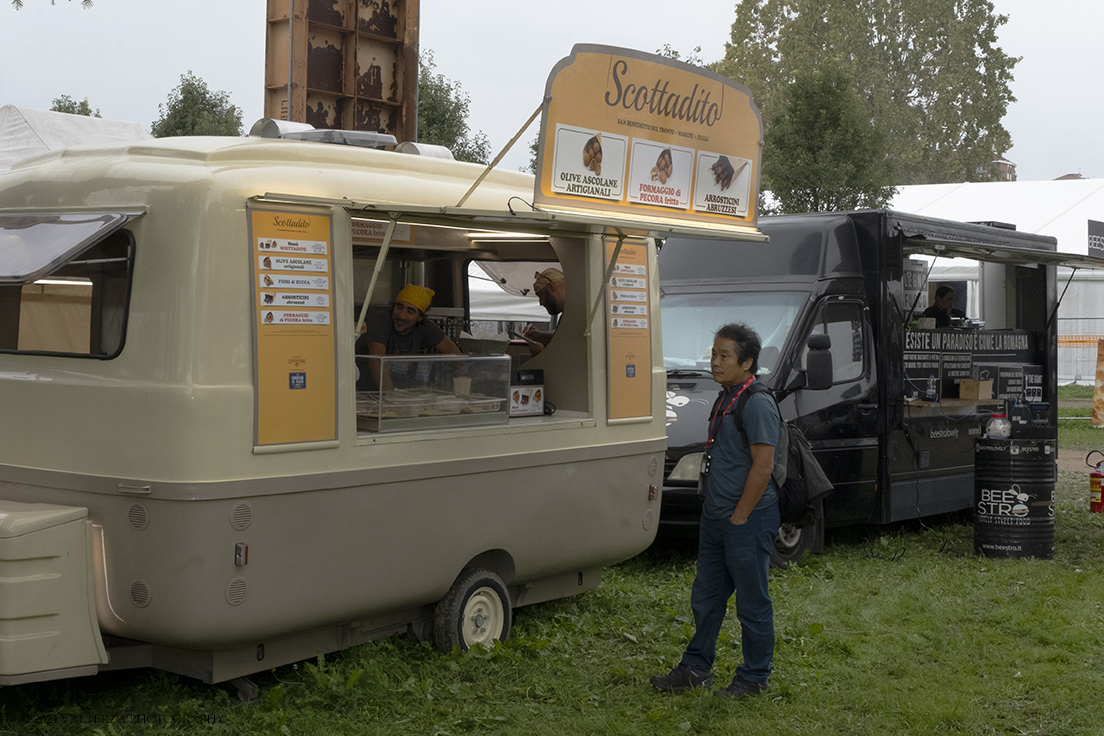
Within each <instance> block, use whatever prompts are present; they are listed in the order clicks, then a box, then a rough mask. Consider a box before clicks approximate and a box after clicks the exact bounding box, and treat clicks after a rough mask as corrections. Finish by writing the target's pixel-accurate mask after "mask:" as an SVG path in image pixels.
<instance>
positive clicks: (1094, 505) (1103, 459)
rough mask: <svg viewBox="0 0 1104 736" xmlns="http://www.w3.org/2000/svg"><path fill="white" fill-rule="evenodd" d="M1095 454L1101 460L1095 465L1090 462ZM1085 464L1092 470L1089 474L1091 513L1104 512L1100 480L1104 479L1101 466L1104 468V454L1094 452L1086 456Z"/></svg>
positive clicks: (1098, 451) (1097, 451)
mask: <svg viewBox="0 0 1104 736" xmlns="http://www.w3.org/2000/svg"><path fill="white" fill-rule="evenodd" d="M1094 454H1096V455H1100V460H1098V461H1097V462H1096V464H1095V465H1094V464H1093V463H1091V462H1089V458H1091V457H1092V456H1093V455H1094ZM1085 464H1086V465H1088V466H1089V467H1090V468H1092V472H1091V473H1089V511H1096V512H1104V499H1101V496H1100V480H1101V477H1104V471H1102V470H1101V466H1104V452H1101V451H1100V450H1093V451H1092V452H1090V453H1089V454H1088V455H1086V456H1085Z"/></svg>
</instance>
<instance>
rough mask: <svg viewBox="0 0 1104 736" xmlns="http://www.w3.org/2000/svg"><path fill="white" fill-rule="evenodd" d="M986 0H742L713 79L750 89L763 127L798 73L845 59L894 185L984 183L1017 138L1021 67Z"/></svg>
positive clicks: (1001, 22) (1002, 20)
mask: <svg viewBox="0 0 1104 736" xmlns="http://www.w3.org/2000/svg"><path fill="white" fill-rule="evenodd" d="M1007 21H1008V17H1007V16H1003V15H994V13H993V5H992V3H991V2H990V1H989V0H854V1H853V2H846V3H845V2H838V1H834V0H743V2H741V3H740V4H739V5H738V6H737V9H736V21H735V22H734V23H733V25H732V41H731V43H730V44H728V45H727V46H726V52H725V58H724V59H723V60H722V61H721V62H718V63H717V64H715V65H713V67H712V68H714V70H715V71H718V72H720V73H721V74H724V75H725V76H728V77H731V78H732V79H736V80H738V81H740V82H742V83H743V84H745V85H747V87H748V88H749V89H751V91H752V94H753V96H754V98H755V101H756V103H757V104H758V106H759V109H760V110H761V111H762V113H763V118H764V122H765V123H766V124H768V125H769V123H770V120H771V117H772V116H773V115H774V114H775V113H776V112H777V111H778V110H779V109H780V108H781V106H782V104H783V102H782V97H783V91H784V90H785V89H786V88H787V87H788V85H789V84H790V83H791V82H792V81H793V80H794V79H795V77H796V76H797V75H798V74H802V73H809V72H810V71H813V70H815V69H817V68H818V67H819V66H820V65H821V64H822V63H824V62H825V61H827V60H831V59H839V60H841V62H842V63H843V64H844V65H845V68H844V70H845V71H846V72H847V73H848V74H850V76H851V77H852V78H853V79H854V80H855V83H856V85H857V87H858V90H859V92H860V94H861V96H862V98H863V100H864V102H865V104H866V105H867V106H868V108H869V110H870V115H871V117H872V119H873V120H874V122H875V124H876V125H877V127H878V128H879V129H880V130H882V131H884V134H885V136H886V145H887V146H888V148H889V151H890V154H891V155H892V157H893V158H894V160H895V164H896V166H897V170H898V180H897V183H899V184H930V183H941V182H957V181H977V180H984V179H987V178H990V174H989V173H988V171H987V166H988V164H989V163H991V162H992V160H993V156H994V154H1002V153H1004V152H1005V151H1007V150H1008V149H1009V148H1010V147H1011V145H1012V138H1011V136H1010V135H1009V133H1008V131H1007V130H1005V128H1004V126H1003V125H1002V124H1001V119H1002V118H1003V117H1004V115H1005V112H1006V111H1007V110H1008V105H1009V103H1011V102H1013V101H1015V98H1014V97H1013V96H1012V93H1011V91H1010V89H1009V83H1010V82H1011V81H1012V69H1013V67H1014V66H1015V65H1016V63H1017V62H1018V61H1019V59H1018V58H1015V57H1010V56H1008V55H1006V54H1005V53H1004V52H1003V51H1002V50H1001V49H1000V48H999V47H998V46H997V29H998V28H999V27H1000V26H1002V25H1004V24H1005V23H1006V22H1007Z"/></svg>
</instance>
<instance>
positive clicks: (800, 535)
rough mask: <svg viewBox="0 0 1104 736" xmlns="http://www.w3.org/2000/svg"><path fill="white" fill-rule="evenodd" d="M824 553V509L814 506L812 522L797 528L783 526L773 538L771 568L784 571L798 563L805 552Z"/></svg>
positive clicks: (787, 525)
mask: <svg viewBox="0 0 1104 736" xmlns="http://www.w3.org/2000/svg"><path fill="white" fill-rule="evenodd" d="M823 551H824V507H823V506H822V505H821V504H820V503H817V504H816V511H815V513H814V515H813V519H812V521H810V522H809V523H807V524H803V525H801V526H798V525H796V524H783V525H782V526H781V527H779V529H778V536H776V537H775V538H774V549H773V550H771V561H770V564H771V567H776V568H778V569H780V570H785V569H786V568H787V567H789V566H790V565H791V564H792V563H794V562H800V561H801V558H802V557H803V556H804V555H805V553H806V552H808V553H809V554H816V553H819V552H823Z"/></svg>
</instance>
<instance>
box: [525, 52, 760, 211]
mask: <svg viewBox="0 0 1104 736" xmlns="http://www.w3.org/2000/svg"><path fill="white" fill-rule="evenodd" d="M545 100H546V103H545V107H544V115H543V118H542V120H541V134H540V147H539V153H538V167H537V179H536V189H535V192H534V197H535V200H536V202H537V203H538V204H543V205H546V206H551V207H552V208H556V207H559V208H561V209H571V210H599V211H603V212H607V213H618V212H620V213H623V214H629V213H636V214H649V215H650V216H653V217H663V218H666V219H674V220H689V221H695V222H710V223H714V224H725V225H741V226H751V227H754V226H755V216H756V213H755V202H756V198H757V196H758V192H759V161H760V153H761V148H762V145H763V125H762V120H761V118H760V115H759V110H758V108H756V107H755V103H754V102H752V99H751V95H750V93H749V92H748V89H747V88H746V87H744V86H743V85H741V84H738V83H736V82H734V81H732V80H731V79H727V78H726V77H722V76H720V75H719V74H715V73H714V72H711V71H709V70H707V69H703V68H701V67H695V66H691V65H689V64H684V63H682V62H678V61H675V60H673V59H668V58H666V57H662V56H656V55H654V54H645V53H642V52H639V51H631V50H628V49H619V48H614V47H612V46H597V45H586V44H580V45H577V46H575V47H574V48H573V49H572V51H571V56H569V57H568V58H566V59H563V60H562V61H560V63H559V64H557V65H556V67H555V68H554V69H553V70H552V73H551V74H550V75H549V77H548V82H547V85H546V87H545Z"/></svg>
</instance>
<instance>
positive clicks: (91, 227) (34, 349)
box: [0, 213, 136, 359]
mask: <svg viewBox="0 0 1104 736" xmlns="http://www.w3.org/2000/svg"><path fill="white" fill-rule="evenodd" d="M134 217H136V215H133V214H122V213H107V214H99V213H95V214H87V213H82V214H63V215H40V214H36V215H0V352H12V353H34V354H57V355H66V356H71V357H86V358H100V359H110V358H114V357H116V356H117V355H118V354H119V353H120V352H121V351H122V349H123V344H124V342H125V337H126V323H127V311H128V310H127V306H128V302H129V298H130V283H131V274H132V270H133V268H132V267H133V257H134V238H133V236H132V235H131V234H130V232H129V231H127V230H124V229H121V228H122V227H123V226H124V225H125V224H126V223H128V222H129V221H130V220H132V219H134Z"/></svg>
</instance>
